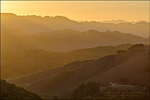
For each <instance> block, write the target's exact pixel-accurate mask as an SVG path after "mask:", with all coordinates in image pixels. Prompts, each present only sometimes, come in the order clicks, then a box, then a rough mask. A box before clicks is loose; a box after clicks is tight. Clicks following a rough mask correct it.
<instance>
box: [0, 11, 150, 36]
mask: <svg viewBox="0 0 150 100" xmlns="http://www.w3.org/2000/svg"><path fill="white" fill-rule="evenodd" d="M1 21H2V30H5V29H19V30H22V31H24V32H27V33H31V34H33V33H38V32H49V31H54V30H60V29H72V30H77V31H87V30H90V29H93V30H98V31H102V32H104V31H107V30H110V31H116V30H117V31H120V32H122V33H133V34H134V35H138V36H142V37H148V34H149V23H147V22H137V23H135V24H132V23H130V22H126V23H124V22H125V21H122V20H118V21H119V24H114V23H116V21H115V22H114V21H113V23H112V21H111V22H110V21H103V22H96V21H90V22H88V21H86V22H77V21H73V20H70V19H68V18H67V17H63V16H56V17H50V16H45V17H41V16H35V15H30V16H18V15H15V14H12V13H1ZM118 21H117V22H118ZM120 22H121V23H120Z"/></svg>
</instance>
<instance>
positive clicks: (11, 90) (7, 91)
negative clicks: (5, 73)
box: [0, 80, 44, 100]
mask: <svg viewBox="0 0 150 100" xmlns="http://www.w3.org/2000/svg"><path fill="white" fill-rule="evenodd" d="M0 81H1V82H0V83H1V85H0V89H1V91H0V92H1V93H0V94H1V95H0V100H44V99H42V98H41V97H40V96H39V95H38V94H36V93H33V92H30V91H27V90H25V89H24V88H22V87H17V86H15V85H14V84H10V83H7V82H6V81H5V80H0Z"/></svg>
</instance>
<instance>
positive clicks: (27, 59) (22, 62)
mask: <svg viewBox="0 0 150 100" xmlns="http://www.w3.org/2000/svg"><path fill="white" fill-rule="evenodd" d="M130 46H131V44H121V45H118V46H99V47H95V48H85V49H78V50H74V51H69V52H52V51H47V50H43V49H29V50H25V51H23V52H10V53H6V54H2V55H3V56H2V70H1V72H2V78H5V79H6V78H12V77H19V76H22V75H26V74H31V73H35V72H39V71H43V70H47V69H50V68H56V67H60V66H63V65H65V64H68V63H70V62H73V61H83V60H91V59H98V58H101V57H104V56H106V55H111V54H116V52H117V50H122V49H123V50H126V49H127V48H129V47H130Z"/></svg>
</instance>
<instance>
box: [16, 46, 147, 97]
mask: <svg viewBox="0 0 150 100" xmlns="http://www.w3.org/2000/svg"><path fill="white" fill-rule="evenodd" d="M147 68H149V49H148V48H144V49H129V50H128V51H127V52H125V53H122V54H119V55H108V56H105V57H102V58H100V59H97V60H94V61H90V62H87V63H84V64H82V65H78V66H77V67H76V68H75V69H70V70H64V71H60V72H56V73H55V74H54V73H53V74H51V75H50V74H49V76H48V77H47V76H46V77H45V78H44V77H42V78H41V79H39V80H36V81H34V82H31V83H29V84H28V85H27V86H26V89H29V90H32V91H36V92H38V93H40V94H41V95H43V96H54V95H58V96H66V95H69V94H71V93H72V92H73V90H74V89H75V88H76V87H77V86H78V85H79V84H81V83H86V82H90V81H93V82H99V83H101V84H105V85H107V84H109V82H116V83H117V84H123V85H124V84H125V85H137V86H146V87H148V85H149V83H148V82H149V79H148V75H149V72H147V71H146V69H147ZM39 75H40V74H39ZM26 77H27V76H26ZM28 77H29V78H30V77H31V75H29V76H28ZM32 78H33V77H32ZM14 82H17V80H15V81H14ZM22 82H23V79H22ZM24 82H25V81H24ZM22 84H23V83H22Z"/></svg>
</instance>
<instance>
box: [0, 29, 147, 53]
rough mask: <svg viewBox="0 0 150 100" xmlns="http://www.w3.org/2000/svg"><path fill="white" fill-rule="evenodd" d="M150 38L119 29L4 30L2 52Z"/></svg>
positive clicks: (89, 45)
mask: <svg viewBox="0 0 150 100" xmlns="http://www.w3.org/2000/svg"><path fill="white" fill-rule="evenodd" d="M148 40H149V39H148V38H142V37H139V36H136V35H132V34H129V33H121V32H118V31H106V32H99V31H96V30H88V31H84V32H79V31H74V30H71V29H65V30H56V31H51V32H42V33H36V34H25V33H24V32H22V31H19V30H4V31H2V53H9V52H20V51H24V50H28V49H44V50H48V51H57V52H64V51H71V50H76V49H83V48H92V47H97V46H106V45H119V44H123V43H131V44H136V43H148V42H149V41H148Z"/></svg>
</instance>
